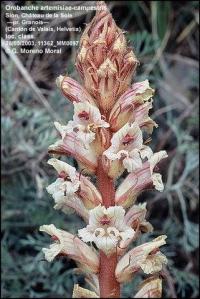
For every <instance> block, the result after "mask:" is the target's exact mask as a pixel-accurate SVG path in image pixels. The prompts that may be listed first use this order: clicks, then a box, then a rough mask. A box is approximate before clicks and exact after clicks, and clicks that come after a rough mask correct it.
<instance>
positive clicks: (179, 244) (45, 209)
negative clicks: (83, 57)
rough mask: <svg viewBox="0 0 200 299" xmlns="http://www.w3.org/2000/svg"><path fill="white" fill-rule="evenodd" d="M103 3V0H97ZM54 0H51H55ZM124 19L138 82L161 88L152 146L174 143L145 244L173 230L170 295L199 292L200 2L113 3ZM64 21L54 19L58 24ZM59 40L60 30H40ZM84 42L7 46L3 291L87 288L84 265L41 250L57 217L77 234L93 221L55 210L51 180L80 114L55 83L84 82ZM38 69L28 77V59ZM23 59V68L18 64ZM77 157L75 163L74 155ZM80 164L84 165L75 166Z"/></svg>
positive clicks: (56, 293)
mask: <svg viewBox="0 0 200 299" xmlns="http://www.w3.org/2000/svg"><path fill="white" fill-rule="evenodd" d="M43 2H44V1H3V4H2V20H3V23H2V37H4V35H5V24H6V23H5V16H4V13H5V4H7V3H9V4H10V3H15V4H26V5H28V4H32V3H34V4H38V5H40V4H41V3H42V4H43ZM92 2H93V4H95V2H94V1H92ZM92 2H90V3H89V2H88V1H51V3H52V4H58V3H59V4H63V3H64V4H65V5H67V4H69V5H77V4H81V5H84V4H86V5H88V4H90V5H92ZM45 3H48V1H45ZM106 3H107V4H108V6H109V8H110V10H111V12H112V13H113V17H114V19H115V20H116V22H117V24H118V25H119V26H120V27H121V28H123V29H124V30H125V31H126V32H127V38H128V40H129V44H130V45H131V46H132V47H134V49H135V53H136V55H137V57H138V59H139V61H140V66H139V67H138V69H137V74H136V76H135V78H134V81H135V82H137V81H140V80H144V79H149V80H150V83H151V86H153V87H154V88H155V89H156V94H155V96H154V109H152V110H151V115H152V118H153V119H155V120H156V122H157V123H158V124H159V128H158V129H157V130H155V131H154V133H153V136H152V139H153V140H152V143H151V147H152V148H153V150H154V151H158V150H161V149H165V150H167V152H168V155H169V158H168V160H167V161H166V162H165V163H163V164H162V166H161V169H160V172H161V173H162V174H163V181H164V183H165V191H164V192H163V193H159V192H154V191H151V192H145V193H143V194H142V195H141V196H140V197H139V198H138V202H142V201H147V203H148V205H147V207H148V210H149V212H148V219H149V221H150V222H151V223H152V224H153V226H154V229H155V231H154V232H153V233H151V234H146V235H144V236H142V238H140V240H139V242H140V243H141V242H144V241H147V240H150V239H152V238H153V237H154V236H157V235H160V234H163V233H164V234H167V236H168V239H167V246H164V247H163V252H164V253H165V254H166V255H167V257H168V259H169V264H168V267H167V269H166V271H165V274H166V276H165V279H164V281H163V288H164V294H163V297H165V298H197V297H198V284H199V283H198V243H199V242H198V241H199V240H198V181H199V180H198V163H199V160H198V133H199V132H198V123H199V120H198V91H199V86H198V81H199V78H198V72H199V65H198V51H199V49H198V44H199V37H198V25H199V14H198V9H199V8H198V1H106ZM93 15H94V12H85V11H82V12H81V13H79V14H76V15H74V16H73V18H71V19H69V20H67V25H68V26H71V27H72V26H80V27H81V28H84V23H88V22H89V21H90V20H91V19H92V17H93ZM58 22H59V24H61V25H62V26H64V24H63V23H62V20H54V19H53V20H52V26H53V25H54V26H55V25H56V24H58ZM37 34H38V36H37V38H38V39H41V40H42V39H43V40H44V39H46V38H47V37H48V38H47V39H49V36H50V33H44V32H43V33H37ZM79 37H80V34H77V33H71V34H69V33H67V32H60V33H57V35H55V34H52V35H51V38H53V39H54V40H62V39H63V40H77V39H79ZM76 51H77V47H66V49H64V51H63V54H61V55H53V54H52V55H51V54H48V55H39V54H38V55H34V54H23V55H20V54H19V55H18V61H16V58H15V57H14V58H13V57H12V58H11V57H10V56H9V55H7V54H6V52H5V49H4V47H3V45H2V51H1V58H2V85H1V87H2V106H1V109H2V112H1V113H2V118H1V125H2V148H1V158H2V178H1V181H2V245H1V246H2V247H1V253H2V255H1V256H2V257H1V258H2V260H1V262H2V273H1V278H2V284H1V292H2V297H1V298H70V297H71V293H72V288H73V284H74V283H79V284H80V285H81V286H87V285H86V284H85V281H84V276H83V275H81V274H79V275H77V274H76V273H75V272H76V264H75V263H74V262H73V261H70V260H68V259H63V258H59V259H56V260H55V261H54V262H52V263H48V262H46V261H44V260H43V255H42V253H41V248H42V247H45V246H48V245H49V243H50V240H49V237H48V236H46V235H44V234H41V233H39V232H38V228H39V226H40V225H42V224H50V223H54V224H55V225H56V226H57V227H58V228H63V229H66V230H69V231H71V232H74V233H76V232H77V229H78V228H80V227H81V226H82V225H83V223H82V222H81V220H80V218H78V217H77V216H76V215H70V216H68V215H64V214H62V212H60V211H56V210H54V209H53V200H52V198H51V197H50V196H49V195H48V194H47V192H46V191H45V187H46V186H47V185H48V184H49V183H51V182H53V181H54V179H55V175H56V174H55V172H54V171H53V170H52V169H51V168H50V167H48V166H47V163H46V162H47V160H48V158H49V157H48V154H47V147H48V146H49V145H50V144H52V143H53V142H54V141H55V140H57V134H56V131H55V129H54V126H53V121H55V120H57V121H60V122H63V123H66V122H67V121H68V120H70V119H71V118H72V113H73V109H72V105H71V104H70V102H69V101H67V100H66V99H64V97H63V96H62V95H61V94H60V92H59V90H58V89H57V87H56V85H55V79H56V77H57V76H58V75H60V74H66V73H67V74H69V75H70V76H71V77H73V78H76V79H77V80H79V77H78V75H77V72H76V70H75V68H74V59H75V56H76ZM19 64H20V66H22V67H23V69H24V70H25V71H26V72H27V73H28V74H29V75H30V81H29V82H27V76H26V75H22V73H21V72H20V71H19V69H18V67H19ZM17 65H18V67H17ZM70 163H72V165H73V164H74V163H75V162H74V161H70ZM74 165H75V164H74ZM142 278H143V276H142V275H140V276H138V277H137V278H136V279H134V280H133V281H132V282H131V283H129V284H127V285H125V286H124V288H123V294H122V295H123V298H131V297H133V296H134V293H135V290H136V288H137V285H138V283H139V282H140V281H141V279H142Z"/></svg>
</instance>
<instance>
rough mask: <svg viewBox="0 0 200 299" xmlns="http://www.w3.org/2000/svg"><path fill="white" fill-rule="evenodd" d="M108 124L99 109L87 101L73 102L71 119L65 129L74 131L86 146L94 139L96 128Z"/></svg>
mask: <svg viewBox="0 0 200 299" xmlns="http://www.w3.org/2000/svg"><path fill="white" fill-rule="evenodd" d="M109 126H110V125H109V123H107V122H106V121H105V120H104V119H103V118H102V116H101V113H100V111H99V109H98V108H97V107H95V106H93V105H91V104H90V103H88V102H85V103H74V116H73V120H72V121H69V122H68V124H67V126H66V127H65V130H66V132H67V133H71V132H73V131H74V132H76V133H77V138H78V139H79V140H80V141H82V142H83V144H85V145H86V146H87V145H88V144H89V143H91V142H92V141H94V140H95V135H96V132H97V129H98V128H108V127H109Z"/></svg>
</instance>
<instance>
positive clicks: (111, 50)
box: [76, 1, 138, 113]
mask: <svg viewBox="0 0 200 299" xmlns="http://www.w3.org/2000/svg"><path fill="white" fill-rule="evenodd" d="M100 7H101V8H102V9H101V10H100ZM97 8H99V9H98V10H97V12H96V15H95V17H94V18H93V20H92V21H91V22H90V23H89V24H88V25H87V27H86V29H85V31H84V32H83V35H82V38H81V41H80V49H79V53H78V55H77V60H76V66H77V69H78V71H79V73H80V75H81V77H82V79H83V81H84V84H85V88H86V89H87V90H88V91H89V93H90V94H91V95H92V96H93V97H94V98H95V101H96V103H97V105H98V106H99V107H100V109H101V110H102V111H103V112H104V113H107V112H108V111H110V109H111V108H112V106H113V104H114V103H115V101H116V100H117V98H118V97H119V96H120V95H121V94H122V93H123V92H124V91H125V90H126V89H127V88H128V87H129V85H130V83H131V79H132V75H133V73H134V71H135V69H136V67H137V65H138V60H137V59H136V57H135V55H134V53H133V51H132V50H131V49H130V48H128V47H127V45H126V40H125V37H124V34H123V32H122V30H121V29H119V28H118V27H117V25H116V23H115V21H114V20H113V18H112V15H111V14H110V12H109V11H108V9H107V7H106V5H105V3H104V2H103V1H98V2H97Z"/></svg>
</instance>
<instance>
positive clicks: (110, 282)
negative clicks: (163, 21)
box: [40, 1, 167, 298]
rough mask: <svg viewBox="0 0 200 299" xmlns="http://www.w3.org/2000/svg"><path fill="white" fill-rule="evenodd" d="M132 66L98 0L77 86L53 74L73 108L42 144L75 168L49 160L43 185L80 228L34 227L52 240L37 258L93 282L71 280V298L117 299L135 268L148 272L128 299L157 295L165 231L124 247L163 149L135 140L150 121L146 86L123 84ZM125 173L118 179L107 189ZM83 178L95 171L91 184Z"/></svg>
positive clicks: (134, 234) (143, 225)
mask: <svg viewBox="0 0 200 299" xmlns="http://www.w3.org/2000/svg"><path fill="white" fill-rule="evenodd" d="M137 65H138V60H137V58H136V57H135V55H134V53H133V51H132V50H131V49H130V48H129V47H128V46H127V44H126V40H125V36H124V34H123V32H122V30H120V29H119V28H118V27H117V26H116V24H115V22H114V20H113V18H112V15H111V14H110V13H109V11H108V9H107V7H106V5H105V3H104V2H102V1H98V2H97V12H96V15H95V17H94V18H93V20H92V21H91V23H89V24H88V25H87V27H86V29H85V31H84V33H83V35H82V38H81V40H80V49H79V53H78V55H77V58H76V66H77V70H78V72H79V73H80V76H81V78H82V80H83V86H81V85H80V84H79V83H78V82H76V81H75V80H74V79H71V78H69V77H67V76H59V77H58V78H57V85H58V87H59V88H60V89H61V91H62V92H63V94H64V95H65V96H66V97H67V98H68V99H69V100H70V101H71V102H72V103H73V105H74V116H73V120H72V121H69V122H68V124H60V123H58V122H55V127H56V129H57V130H58V132H59V133H60V136H61V139H60V140H59V141H57V142H56V143H55V144H53V145H51V146H50V147H49V153H51V154H56V155H66V156H72V157H73V158H75V159H76V160H77V162H78V164H79V168H80V171H79V172H78V171H77V170H76V169H75V168H74V167H72V166H71V165H69V164H67V163H65V162H63V161H61V160H58V159H56V158H51V159H50V160H49V161H48V163H49V164H50V165H52V166H53V167H54V168H55V170H56V171H57V173H58V178H57V180H56V181H55V182H54V183H52V184H51V185H49V186H48V187H47V191H48V192H49V193H50V194H51V195H52V196H53V198H54V200H55V206H54V208H55V209H60V210H62V211H63V212H64V213H70V212H71V211H76V212H77V213H78V214H79V216H81V217H82V218H83V219H84V220H85V222H86V223H87V225H86V227H85V228H82V229H79V231H78V236H74V235H72V234H70V233H68V232H65V231H63V230H61V229H57V228H56V227H55V226H54V225H53V224H50V225H43V226H41V227H40V230H41V231H44V232H46V233H48V234H49V235H50V236H51V238H52V240H53V244H51V245H50V247H49V248H43V252H44V255H45V258H46V259H47V260H48V261H49V262H51V261H52V260H53V259H54V258H55V257H56V256H58V255H66V256H68V257H69V258H72V259H74V260H75V261H76V262H77V263H78V266H79V267H80V268H81V269H82V271H85V274H86V277H87V281H88V282H90V285H91V286H93V291H89V290H86V289H83V288H81V287H79V286H78V285H75V286H74V291H73V297H74V298H90V297H91V298H98V297H100V298H118V297H120V284H121V283H124V282H127V281H129V280H130V279H131V278H132V277H133V275H135V274H136V273H138V272H139V271H143V272H144V273H145V274H148V275H150V276H149V277H148V278H147V279H146V280H145V281H144V282H143V284H142V285H141V287H140V290H139V291H138V293H137V294H136V295H135V297H134V298H159V297H161V293H162V291H161V290H162V286H161V278H160V276H159V275H158V274H159V272H160V271H161V270H162V267H163V264H166V263H167V259H166V257H165V256H164V255H163V254H162V253H161V252H160V246H162V245H164V244H165V243H166V242H165V239H166V236H165V235H162V236H160V237H157V238H156V239H154V240H152V241H151V242H148V243H145V244H142V245H140V246H136V247H133V248H132V249H130V251H128V252H126V251H127V249H128V247H129V246H131V245H132V244H134V241H135V240H136V238H138V236H139V235H140V233H141V232H150V231H152V230H153V227H152V225H151V224H150V223H149V222H147V221H146V219H145V216H146V204H145V203H143V204H138V205H136V204H135V202H136V199H137V197H138V195H139V194H140V193H141V192H142V191H144V190H146V189H150V188H155V189H157V190H158V191H163V183H162V177H161V175H160V174H159V173H157V172H156V165H157V164H158V163H159V162H160V160H162V159H163V158H166V157H167V154H166V152H165V151H160V152H157V153H153V152H152V150H151V148H150V147H149V146H147V145H146V143H145V142H144V140H143V131H146V132H147V133H148V134H151V133H152V131H153V128H154V127H157V124H156V123H155V122H154V121H153V120H152V119H151V118H150V117H149V110H150V109H151V108H152V96H153V94H154V90H153V89H152V88H151V87H150V86H149V82H148V80H145V81H143V82H137V83H134V84H132V85H131V80H132V76H133V73H134V71H135V69H136V67H137ZM125 171H126V172H127V173H128V174H127V176H126V178H125V179H124V180H123V181H122V182H121V183H120V185H119V186H118V187H117V189H116V190H115V187H114V186H115V184H116V180H117V179H118V178H119V177H120V176H121V175H122V174H123V173H124V172H125ZM89 175H92V176H93V177H94V176H96V185H97V187H96V186H95V185H94V184H93V183H92V182H91V180H90V177H89ZM86 243H88V244H86Z"/></svg>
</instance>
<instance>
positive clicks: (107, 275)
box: [97, 157, 120, 298]
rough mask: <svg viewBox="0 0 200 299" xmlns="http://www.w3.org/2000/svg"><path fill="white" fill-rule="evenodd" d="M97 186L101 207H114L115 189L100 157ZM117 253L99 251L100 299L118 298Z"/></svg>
mask: <svg viewBox="0 0 200 299" xmlns="http://www.w3.org/2000/svg"><path fill="white" fill-rule="evenodd" d="M97 184H98V188H99V191H100V192H101V195H102V198H103V205H104V206H105V207H106V208H108V207H110V206H114V205H115V189H114V183H113V180H112V179H110V178H109V177H108V175H107V173H105V172H104V170H103V167H102V162H101V157H100V159H99V162H98V168H97ZM116 265H117V252H116V253H114V254H112V255H111V256H106V255H105V254H104V253H103V252H102V251H100V272H99V288H100V298H120V284H119V283H118V282H117V280H116V278H115V268H116Z"/></svg>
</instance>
